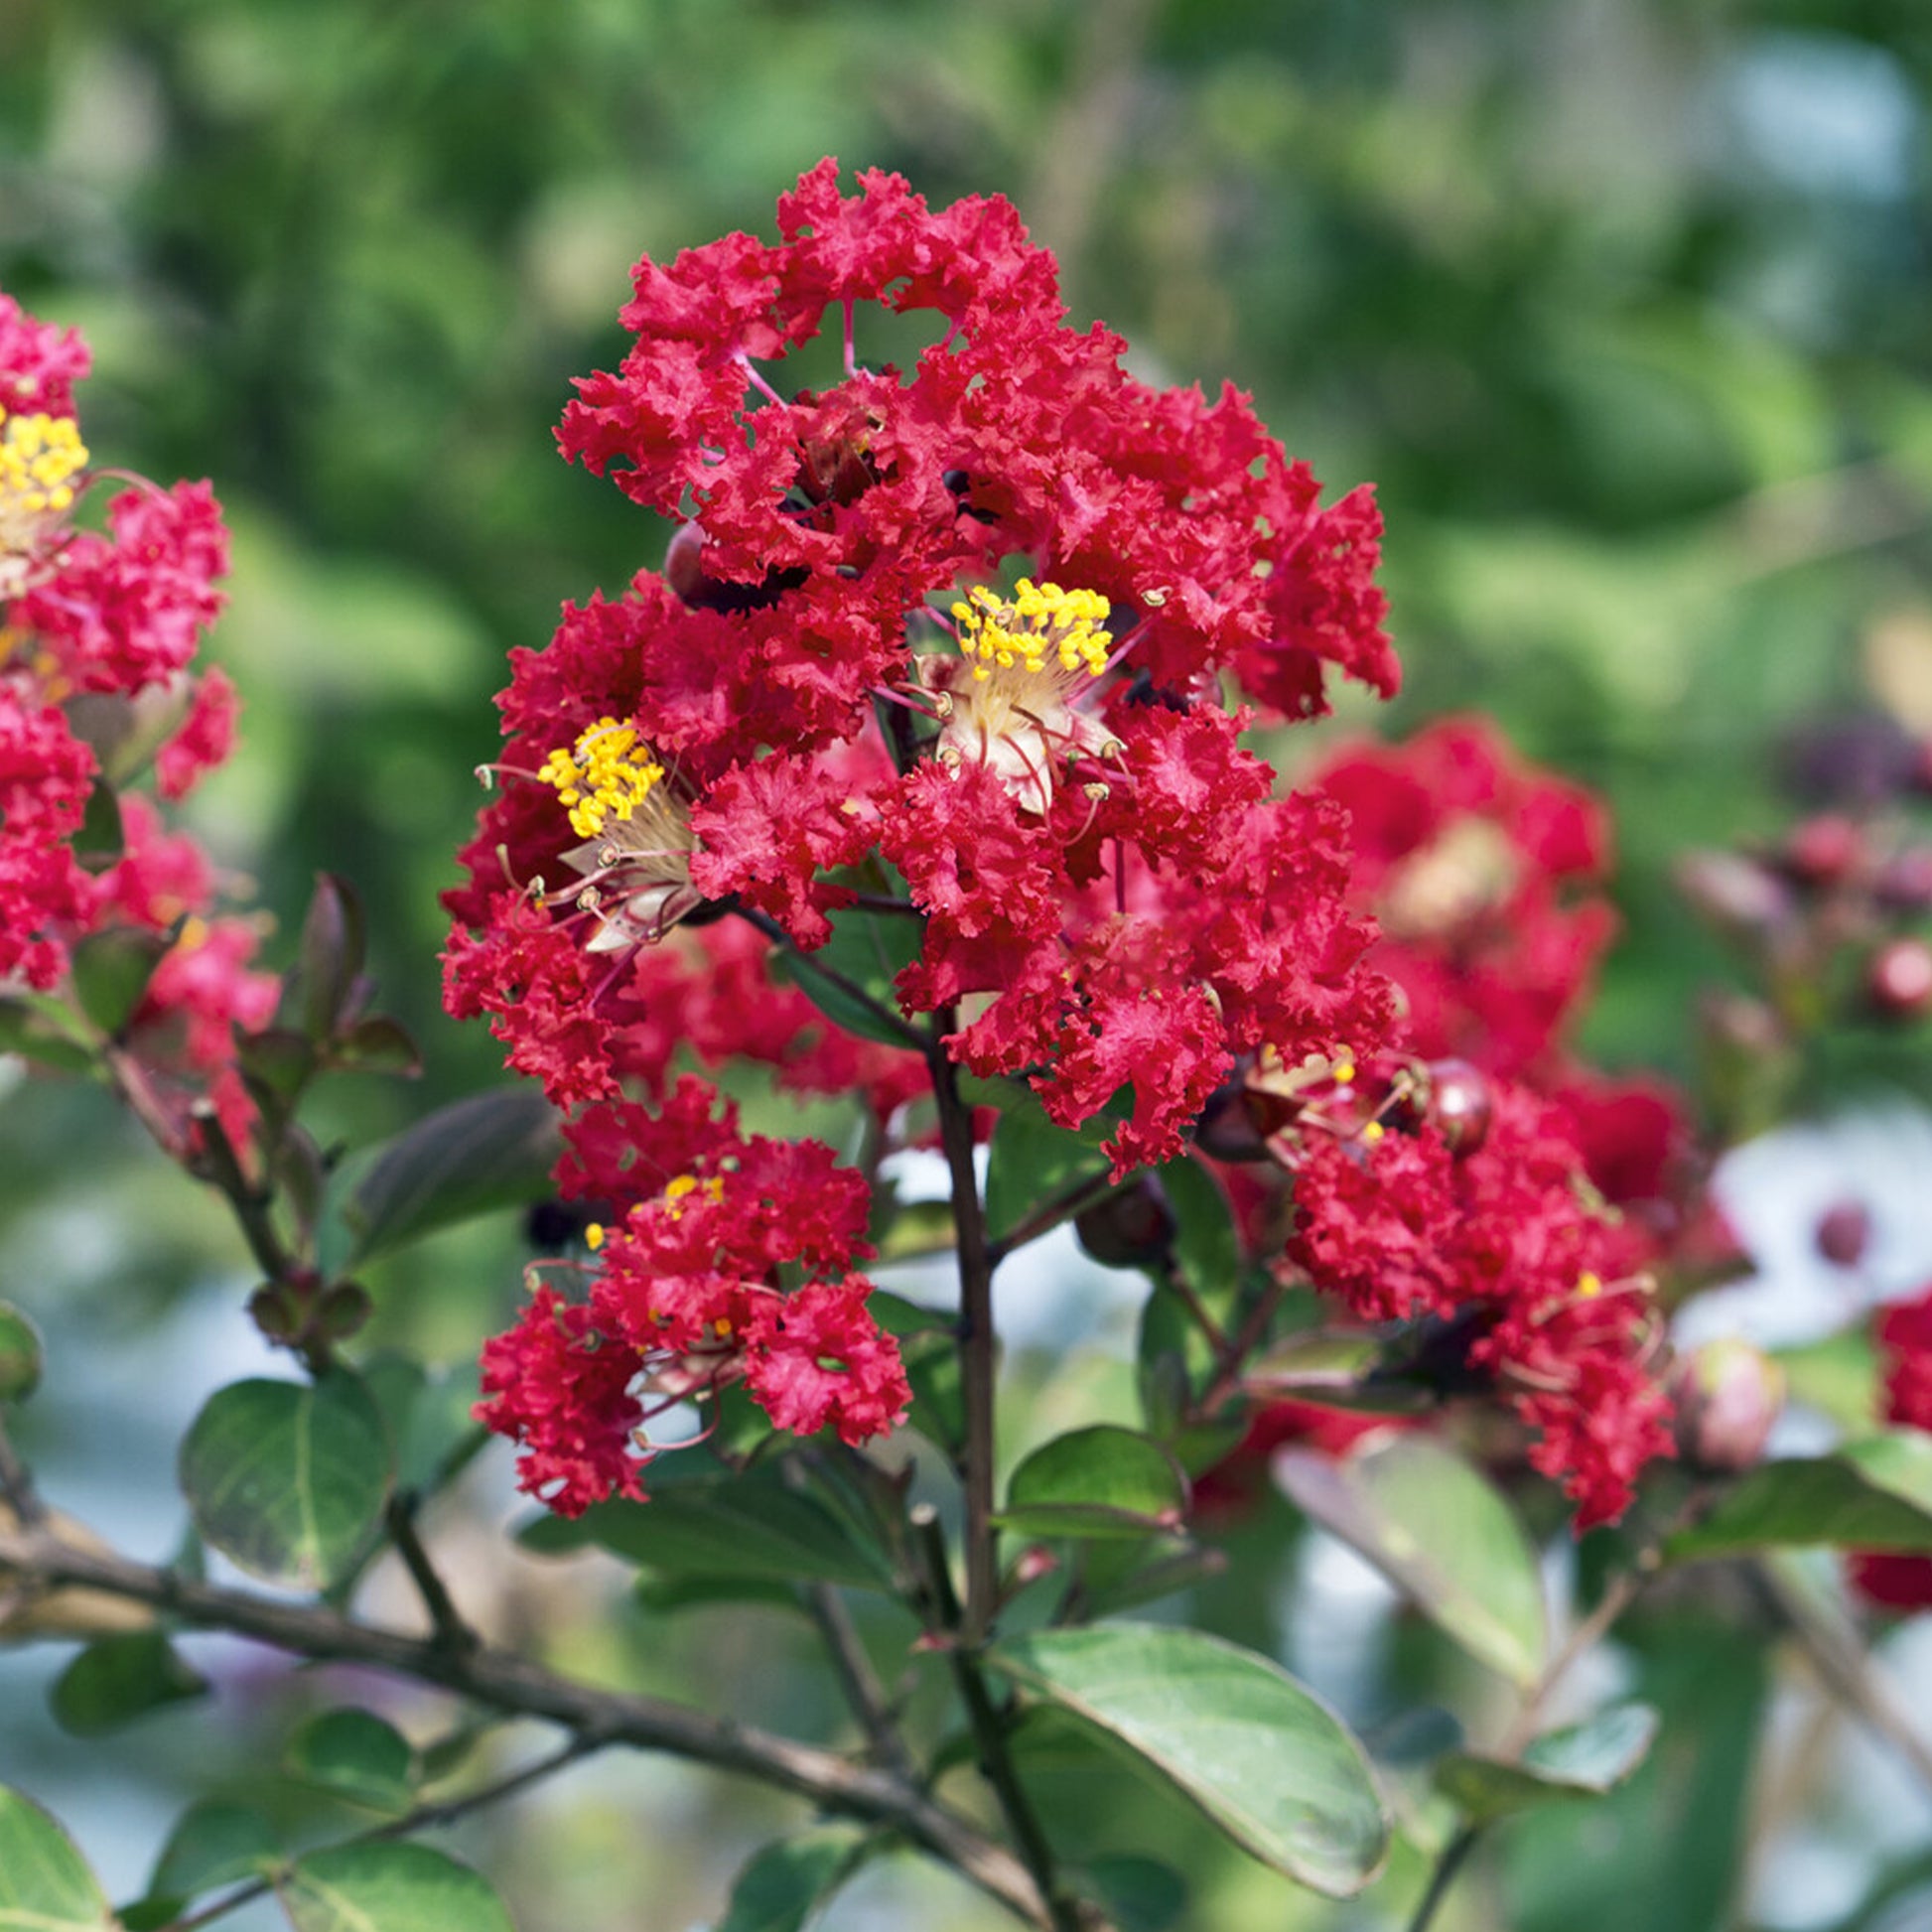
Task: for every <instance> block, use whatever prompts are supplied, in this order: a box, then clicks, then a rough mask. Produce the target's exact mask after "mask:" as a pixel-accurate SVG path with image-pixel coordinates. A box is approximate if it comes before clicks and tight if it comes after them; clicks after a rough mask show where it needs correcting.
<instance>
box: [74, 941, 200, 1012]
mask: <svg viewBox="0 0 1932 1932" xmlns="http://www.w3.org/2000/svg"><path fill="white" fill-rule="evenodd" d="M174 943H175V942H174V940H173V939H172V938H171V937H170V936H169V935H168V934H167V933H165V932H144V931H141V930H139V929H137V928H133V927H127V926H121V927H116V928H113V929H112V930H109V931H106V932H90V933H88V935H87V936H86V937H85V938H84V939H82V940H81V941H80V942H79V943H78V944H77V945H76V946H75V947H74V949H73V991H74V996H75V997H76V998H77V999H78V1000H79V1002H80V1010H81V1012H82V1013H84V1014H85V1015H86V1016H87V1018H88V1019H89V1020H91V1021H92V1022H93V1023H94V1025H95V1026H96V1027H98V1028H99V1029H100V1030H101V1032H102V1033H104V1034H106V1035H109V1037H118V1036H119V1035H120V1033H121V1030H122V1029H123V1028H124V1027H126V1025H127V1023H128V1022H129V1021H130V1020H132V1019H133V1018H134V1014H135V1010H136V1009H137V1008H138V1007H139V1006H140V1004H141V1000H142V996H143V995H144V994H146V992H147V990H148V982H149V981H150V980H151V979H153V978H154V969H155V968H156V967H157V966H159V965H160V964H161V962H162V960H163V958H164V957H165V956H166V955H167V953H168V951H169V949H170V947H171V946H173V944H174Z"/></svg>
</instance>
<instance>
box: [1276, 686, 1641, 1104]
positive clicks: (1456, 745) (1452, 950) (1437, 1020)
mask: <svg viewBox="0 0 1932 1932" xmlns="http://www.w3.org/2000/svg"><path fill="white" fill-rule="evenodd" d="M1309 782H1310V784H1311V786H1313V787H1315V788H1317V789H1319V790H1320V791H1322V792H1324V793H1325V794H1326V795H1327V796H1328V797H1330V798H1333V799H1335V800H1336V801H1337V802H1338V803H1340V804H1343V805H1345V806H1347V808H1348V815H1349V830H1350V835H1351V837H1352V839H1353V842H1354V848H1355V866H1354V889H1355V892H1356V894H1357V896H1358V903H1360V904H1362V905H1363V906H1365V907H1367V908H1368V909H1370V910H1372V911H1373V912H1374V914H1375V918H1376V922H1377V924H1378V925H1379V926H1380V928H1381V931H1382V941H1381V944H1380V945H1379V946H1378V947H1377V949H1376V954H1375V963H1376V965H1377V966H1378V967H1380V968H1381V970H1382V971H1384V972H1385V973H1387V974H1389V976H1390V977H1391V978H1392V979H1394V980H1395V982H1396V983H1397V984H1398V985H1399V986H1400V987H1401V988H1402V991H1403V994H1404V996H1405V998H1406V999H1407V1002H1408V1036H1409V1043H1410V1045H1411V1046H1412V1047H1413V1048H1414V1049H1415V1051H1416V1052H1418V1053H1420V1054H1422V1055H1423V1057H1424V1058H1426V1059H1437V1058H1440V1057H1443V1056H1445V1055H1450V1054H1452V1055H1455V1056H1456V1057H1458V1058H1462V1059H1467V1060H1473V1061H1474V1062H1475V1063H1476V1064H1477V1065H1479V1066H1482V1067H1485V1068H1487V1069H1488V1070H1489V1071H1490V1072H1493V1073H1502V1074H1507V1075H1510V1076H1515V1075H1518V1074H1521V1073H1523V1072H1525V1071H1528V1070H1530V1069H1533V1068H1536V1067H1538V1066H1539V1065H1540V1064H1541V1063H1543V1062H1545V1061H1546V1060H1547V1058H1548V1056H1549V1054H1550V1052H1551V1050H1552V1047H1553V1044H1554V1042H1555V1040H1556V1038H1557V1036H1558V1035H1559V1033H1560V1032H1561V1031H1562V1030H1563V1028H1564V1027H1565V1026H1566V1024H1567V1023H1568V1022H1569V1021H1570V1019H1571V1018H1572V1017H1573V1016H1574V1014H1575V1013H1576V1011H1577V1010H1578V1008H1579V1007H1580V1006H1581V1005H1582V1003H1583V1001H1584V1000H1585V999H1586V998H1587V994H1588V990H1589V986H1590V983H1591V980H1592V978H1593V976H1594V973H1595V969H1596V965H1597V962H1598V960H1599V959H1600V958H1601V957H1602V953H1603V949H1604V947H1605V946H1606V945H1607V944H1608V943H1609V939H1610V935H1611V933H1612V931H1613V930H1614V928H1615V923H1616V921H1615V915H1614V914H1613V913H1612V912H1611V910H1610V907H1609V906H1608V904H1607V903H1605V902H1604V900H1603V899H1601V898H1600V897H1594V896H1592V895H1591V894H1590V893H1589V892H1588V891H1587V889H1588V888H1591V887H1595V886H1598V885H1600V884H1601V882H1602V881H1603V879H1604V877H1605V875H1606V873H1607V872H1608V869H1609V858H1610V834H1609V825H1608V822H1607V820H1606V819H1605V817H1604V813H1603V809H1602V806H1601V805H1600V804H1599V803H1598V802H1597V801H1596V800H1595V799H1594V798H1592V797H1591V796H1590V795H1589V793H1588V792H1587V791H1585V790H1584V789H1582V787H1580V786H1577V785H1573V784H1569V783H1567V782H1566V781H1564V780H1563V779H1561V778H1558V777H1556V776H1554V775H1553V774H1552V773H1550V772H1547V771H1539V770H1535V769H1533V768H1526V767H1525V766H1524V765H1523V764H1521V763H1520V761H1519V760H1518V759H1516V758H1515V757H1514V756H1513V755H1512V754H1511V752H1510V751H1509V749H1508V747H1507V746H1506V745H1505V744H1504V743H1503V742H1502V740H1501V739H1500V737H1499V736H1498V735H1497V733H1496V731H1495V730H1494V728H1493V727H1492V726H1490V725H1489V724H1487V723H1486V722H1485V721H1483V720H1482V719H1479V718H1446V719H1443V720H1441V721H1440V722H1439V723H1437V724H1434V725H1431V726H1429V727H1427V728H1426V729H1425V730H1423V731H1421V732H1418V733H1417V734H1416V736H1415V737H1414V738H1412V739H1410V740H1409V742H1408V743H1407V744H1405V745H1400V746H1364V747H1358V748H1355V749H1352V750H1350V751H1347V752H1345V753H1342V754H1340V755H1339V756H1337V757H1335V758H1334V759H1330V760H1329V761H1328V762H1327V763H1325V764H1323V765H1322V766H1321V767H1319V768H1318V769H1317V770H1315V771H1314V772H1312V773H1311V776H1310V780H1309Z"/></svg>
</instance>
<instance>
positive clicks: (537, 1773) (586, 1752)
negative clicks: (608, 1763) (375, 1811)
mask: <svg viewBox="0 0 1932 1932" xmlns="http://www.w3.org/2000/svg"><path fill="white" fill-rule="evenodd" d="M609 1742H610V1740H609V1739H608V1738H603V1737H596V1736H590V1735H585V1736H581V1737H573V1738H572V1739H571V1740H570V1742H569V1743H567V1744H565V1745H564V1746H563V1747H562V1748H561V1749H559V1750H555V1751H552V1752H551V1753H550V1754H549V1756H547V1757H540V1758H538V1759H537V1760H536V1761H535V1762H534V1763H532V1764H526V1765H524V1766H523V1768H522V1769H521V1770H520V1771H512V1772H510V1773H509V1775H508V1776H507V1777H502V1778H499V1779H497V1781H496V1782H495V1783H494V1784H486V1785H484V1786H483V1788H482V1789H481V1790H477V1791H471V1792H468V1793H466V1794H465V1795H464V1796H463V1797H461V1798H444V1799H439V1800H438V1801H437V1802H436V1803H435V1804H428V1805H418V1806H417V1807H416V1808H415V1810H413V1811H410V1812H406V1813H404V1815H403V1816H402V1817H400V1818H392V1819H390V1820H389V1821H388V1822H387V1823H386V1824H382V1825H375V1826H371V1827H370V1829H369V1830H368V1831H366V1832H357V1833H356V1834H355V1836H354V1837H353V1838H346V1839H344V1840H342V1841H341V1842H340V1844H338V1845H333V1846H331V1847H330V1848H329V1849H330V1850H331V1851H341V1850H343V1849H345V1848H346V1847H348V1846H352V1845H379V1844H381V1843H383V1842H384V1841H385V1840H387V1839H394V1838H408V1837H410V1836H412V1835H413V1834H414V1833H416V1832H426V1831H433V1830H435V1829H436V1828H437V1827H439V1826H443V1825H453V1824H455V1823H456V1822H457V1820H458V1819H460V1818H467V1817H468V1816H469V1815H470V1813H472V1812H473V1811H482V1810H483V1809H485V1808H486V1807H487V1806H490V1805H496V1804H501V1803H502V1802H503V1800H504V1799H506V1798H513V1797H515V1796H516V1795H517V1793H519V1792H521V1791H527V1790H528V1789H529V1788H530V1787H531V1786H532V1785H535V1784H541V1783H542V1782H543V1780H544V1779H545V1778H548V1777H552V1776H554V1775H555V1774H556V1773H557V1772H558V1771H561V1770H563V1769H565V1768H566V1767H567V1766H569V1765H571V1764H574V1763H576V1762H577V1761H578V1759H580V1758H584V1757H588V1756H590V1754H591V1753H592V1752H593V1751H599V1750H602V1749H604V1747H605V1746H606V1744H608V1743H609ZM288 1876H289V1873H288V1872H287V1871H286V1870H280V1871H277V1872H275V1873H272V1874H271V1875H269V1876H267V1877H263V1878H251V1879H250V1880H249V1881H248V1882H247V1883H246V1884H245V1885H242V1886H240V1887H239V1888H237V1889H236V1890H234V1891H231V1892H229V1893H227V1894H226V1896H224V1897H221V1898H217V1899H215V1900H214V1901H213V1903H212V1904H208V1905H204V1906H203V1907H202V1909H201V1910H200V1911H198V1912H190V1913H188V1914H187V1915H186V1916H185V1917H183V1918H178V1919H170V1920H169V1922H168V1923H167V1924H166V1925H165V1926H163V1927H162V1928H161V1932H199V1928H200V1927H202V1926H204V1925H211V1924H213V1922H214V1921H215V1920H216V1919H218V1918H225V1917H226V1916H227V1914H228V1913H230V1912H232V1911H235V1910H238V1909H239V1908H240V1907H241V1906H243V1905H248V1904H252V1903H253V1902H254V1901H255V1900H256V1899H257V1898H262V1897H265V1896H266V1895H267V1894H268V1893H269V1892H271V1891H279V1890H280V1889H281V1887H282V1885H283V1884H285V1883H286V1882H287V1880H288Z"/></svg>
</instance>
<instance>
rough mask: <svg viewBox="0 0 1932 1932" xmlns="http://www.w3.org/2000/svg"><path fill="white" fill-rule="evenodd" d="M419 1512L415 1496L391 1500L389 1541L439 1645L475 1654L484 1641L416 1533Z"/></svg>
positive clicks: (457, 1652)
mask: <svg viewBox="0 0 1932 1932" xmlns="http://www.w3.org/2000/svg"><path fill="white" fill-rule="evenodd" d="M416 1509H417V1499H416V1498H415V1497H414V1496H410V1495H399V1496H393V1497H391V1498H390V1501H389V1511H388V1529H389V1541H390V1542H391V1543H392V1544H394V1545H395V1550H396V1555H397V1556H399V1557H400V1558H401V1559H402V1561H403V1568H404V1569H406V1570H407V1571H408V1572H409V1580H410V1582H411V1583H413V1584H414V1585H415V1586H416V1593H417V1595H419V1596H420V1597H421V1598H422V1599H423V1608H424V1609H426V1610H427V1611H428V1612H429V1621H430V1628H431V1629H432V1630H433V1631H434V1632H435V1633H436V1641H437V1642H438V1643H440V1644H441V1645H442V1646H443V1647H444V1649H446V1650H449V1651H452V1652H454V1653H455V1654H456V1655H458V1656H462V1655H464V1654H465V1653H467V1652H469V1651H472V1650H475V1649H476V1648H477V1645H478V1644H479V1642H481V1639H480V1638H479V1637H478V1635H477V1633H476V1632H475V1631H474V1630H473V1629H471V1627H470V1626H469V1624H467V1623H466V1622H465V1621H464V1620H463V1612H462V1611H461V1610H459V1609H458V1608H457V1606H456V1600H455V1599H454V1598H453V1597H452V1596H451V1594H450V1591H449V1587H448V1586H447V1585H446V1584H445V1583H444V1581H443V1579H442V1577H441V1576H440V1575H439V1574H438V1573H437V1569H436V1566H435V1564H433V1563H432V1562H431V1561H430V1556H429V1551H428V1550H427V1549H425V1548H424V1546H423V1539H422V1537H421V1536H420V1535H419V1534H418V1533H417V1530H416Z"/></svg>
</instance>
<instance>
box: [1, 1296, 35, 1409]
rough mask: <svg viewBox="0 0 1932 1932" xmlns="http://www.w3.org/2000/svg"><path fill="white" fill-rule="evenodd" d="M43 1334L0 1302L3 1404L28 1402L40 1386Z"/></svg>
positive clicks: (10, 1305)
mask: <svg viewBox="0 0 1932 1932" xmlns="http://www.w3.org/2000/svg"><path fill="white" fill-rule="evenodd" d="M41 1362H42V1355H41V1337H40V1330H39V1329H38V1328H36V1327H35V1326H34V1324H33V1323H32V1322H31V1321H29V1320H28V1319H27V1317H26V1316H25V1315H24V1314H22V1313H21V1311H19V1310H18V1309H17V1308H15V1307H14V1306H13V1304H12V1303H10V1302H0V1402H25V1401H26V1400H27V1398H28V1397H29V1396H30V1395H32V1394H33V1393H34V1391H35V1390H36V1389H37V1388H39V1387H40V1385H41Z"/></svg>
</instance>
